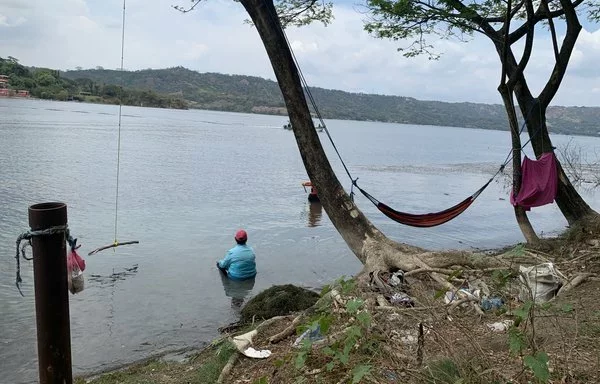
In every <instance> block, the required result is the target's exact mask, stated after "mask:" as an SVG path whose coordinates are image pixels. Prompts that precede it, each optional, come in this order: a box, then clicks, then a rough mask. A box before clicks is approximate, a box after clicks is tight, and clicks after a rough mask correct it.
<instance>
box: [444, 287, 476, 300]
mask: <svg viewBox="0 0 600 384" xmlns="http://www.w3.org/2000/svg"><path fill="white" fill-rule="evenodd" d="M465 298H470V299H473V300H475V299H476V300H477V301H478V300H479V291H478V290H477V291H474V292H472V291H470V290H469V289H467V288H461V289H459V290H458V291H456V293H455V292H452V291H447V292H446V295H445V297H444V301H445V302H446V304H450V303H451V302H453V301H457V300H460V299H465Z"/></svg>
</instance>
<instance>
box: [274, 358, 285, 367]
mask: <svg viewBox="0 0 600 384" xmlns="http://www.w3.org/2000/svg"><path fill="white" fill-rule="evenodd" d="M284 364H285V360H283V359H277V360H275V361H274V362H273V365H275V366H276V367H277V368H279V367H282V366H283V365H284Z"/></svg>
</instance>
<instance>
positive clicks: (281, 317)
mask: <svg viewBox="0 0 600 384" xmlns="http://www.w3.org/2000/svg"><path fill="white" fill-rule="evenodd" d="M290 317H291V316H289V315H287V316H275V317H271V318H270V319H268V320H265V321H263V322H262V323H260V324H258V325H257V326H256V330H257V331H260V330H261V329H263V328H266V327H268V326H270V325H271V324H273V323H275V322H277V321H279V320H284V319H289V318H290Z"/></svg>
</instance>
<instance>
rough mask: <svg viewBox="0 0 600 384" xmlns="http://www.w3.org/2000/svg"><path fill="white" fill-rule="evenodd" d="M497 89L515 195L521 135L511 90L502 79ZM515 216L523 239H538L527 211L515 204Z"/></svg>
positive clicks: (533, 240)
mask: <svg viewBox="0 0 600 384" xmlns="http://www.w3.org/2000/svg"><path fill="white" fill-rule="evenodd" d="M498 91H499V92H500V95H501V96H502V100H503V102H504V107H505V109H506V114H507V116H508V121H509V125H510V136H511V141H512V148H513V154H512V156H513V158H512V165H513V189H512V194H513V196H516V195H517V194H518V193H519V191H520V190H521V137H520V136H519V133H520V132H519V124H518V120H517V114H516V111H515V107H514V102H513V98H512V95H511V91H510V90H509V88H508V86H507V85H506V83H505V82H504V81H503V82H502V84H501V85H500V87H498ZM514 210H515V218H516V219H517V224H518V225H519V228H520V229H521V233H522V234H523V237H525V241H527V243H529V244H535V243H537V242H539V241H540V239H539V237H538V235H537V234H536V233H535V230H534V229H533V226H532V225H531V222H530V221H529V218H528V217H527V213H526V212H525V209H523V207H520V206H518V205H517V206H515V207H514Z"/></svg>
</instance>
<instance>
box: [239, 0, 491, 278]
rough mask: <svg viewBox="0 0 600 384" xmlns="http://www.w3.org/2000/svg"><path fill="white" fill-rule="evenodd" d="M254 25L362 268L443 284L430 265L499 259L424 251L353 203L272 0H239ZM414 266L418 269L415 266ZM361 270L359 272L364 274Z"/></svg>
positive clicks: (333, 215)
mask: <svg viewBox="0 0 600 384" xmlns="http://www.w3.org/2000/svg"><path fill="white" fill-rule="evenodd" d="M240 2H241V3H242V5H243V6H244V8H245V9H246V11H247V12H248V14H249V15H250V18H251V19H252V22H253V23H254V25H255V26H256V29H257V30H258V33H259V35H260V37H261V39H262V42H263V44H264V46H265V48H266V51H267V54H268V56H269V60H270V61H271V65H272V66H273V70H274V72H275V76H276V77H277V82H278V84H279V88H280V89H281V93H282V94H283V99H284V101H285V105H286V107H287V111H288V114H289V117H290V122H291V123H292V127H293V131H294V136H295V138H296V142H297V144H298V149H299V150H300V155H301V156H302V161H303V162H304V166H305V168H306V171H307V173H308V176H309V177H310V179H311V181H312V182H313V183H314V184H315V186H316V187H317V189H318V190H319V198H320V199H321V202H322V203H323V207H324V208H325V211H326V212H327V214H328V215H329V218H330V219H331V222H332V223H333V225H334V226H335V227H336V229H337V230H338V232H339V233H340V234H341V235H342V237H343V239H344V240H345V241H346V243H347V244H348V246H349V247H350V249H351V250H352V252H354V254H355V255H356V256H357V257H358V259H359V260H360V261H361V262H362V263H363V264H364V265H365V267H364V268H363V273H364V272H370V271H374V270H392V269H401V270H403V271H415V272H421V271H427V272H431V273H430V276H431V277H432V278H433V279H434V280H436V281H437V282H438V283H439V284H440V285H442V286H448V285H449V283H448V280H447V279H448V276H445V277H444V276H443V275H439V272H435V271H432V269H433V270H435V269H436V268H437V269H439V268H446V267H449V266H453V265H462V266H468V267H472V268H486V267H490V266H497V265H499V264H498V262H497V261H495V260H493V259H491V258H482V257H481V255H475V254H473V253H472V252H452V251H451V252H429V251H426V250H423V249H421V248H418V247H414V246H411V245H407V244H403V243H398V242H395V241H392V240H390V239H389V238H387V237H386V236H385V235H383V233H381V231H379V230H378V229H377V228H376V227H375V226H374V225H373V224H371V222H370V221H369V220H368V219H367V218H366V217H365V216H364V215H363V213H362V212H361V211H360V210H359V209H358V208H357V207H356V205H355V204H354V202H353V201H352V200H351V199H350V196H348V194H347V193H346V192H345V191H344V189H343V188H342V186H341V184H340V182H339V181H338V179H337V177H336V175H335V173H334V172H333V169H332V168H331V165H330V164H329V160H328V159H327V156H326V155H325V151H324V150H323V147H322V146H321V142H320V141H319V136H318V134H317V132H316V130H315V127H314V125H313V122H312V116H311V115H310V112H309V109H308V105H307V103H306V99H305V97H304V92H303V90H302V85H301V83H300V77H299V75H298V69H297V68H296V66H295V64H294V61H293V59H292V55H291V52H290V48H289V46H288V45H287V43H286V40H285V37H284V34H283V29H282V27H281V24H280V23H279V18H278V17H277V13H276V11H275V7H274V5H273V1H272V0H240ZM416 270H419V271H416ZM365 275H366V274H363V276H365Z"/></svg>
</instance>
